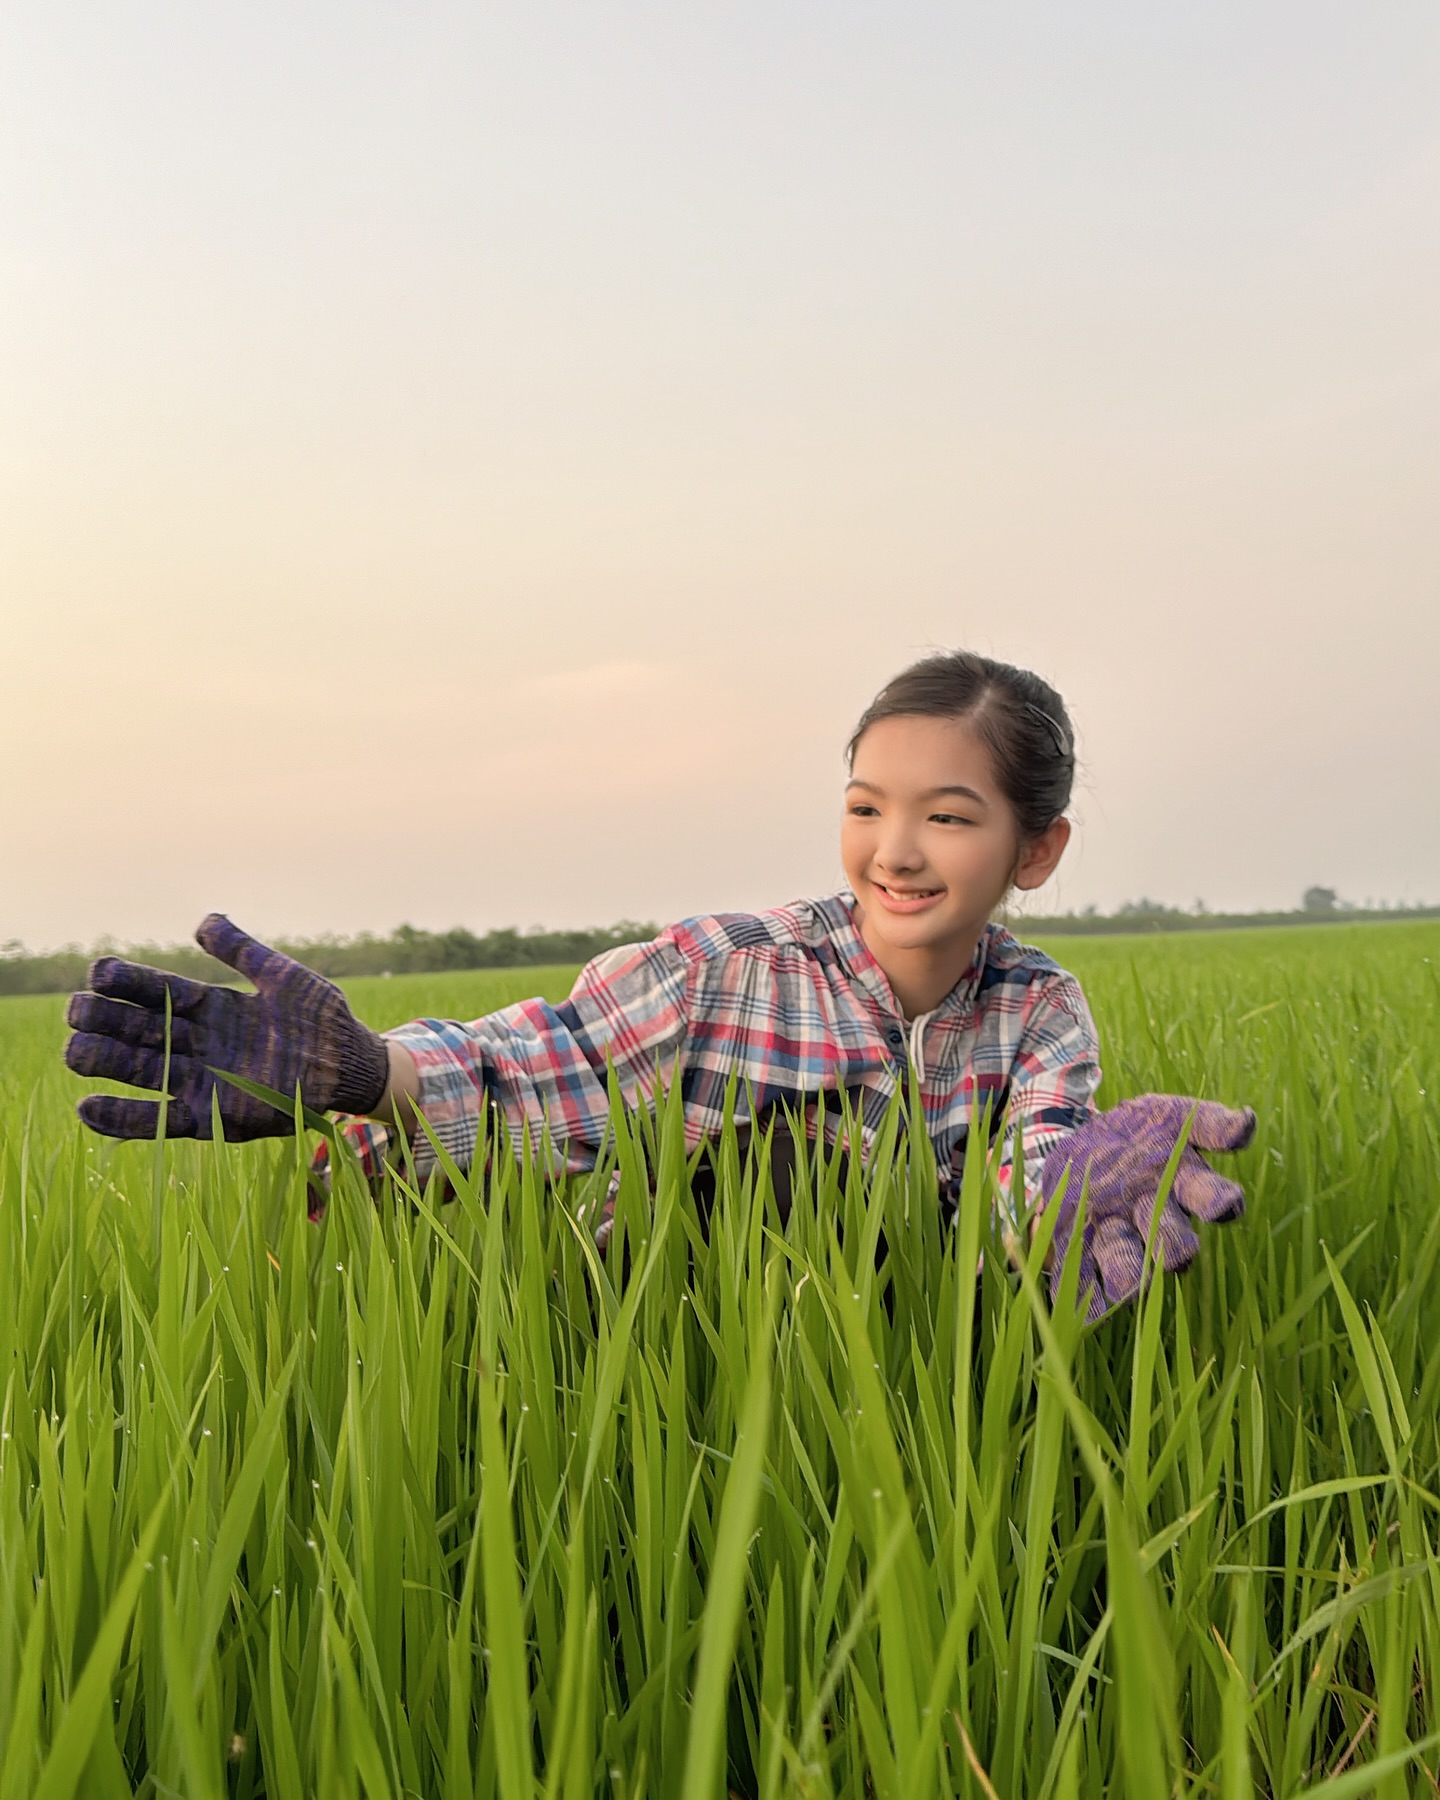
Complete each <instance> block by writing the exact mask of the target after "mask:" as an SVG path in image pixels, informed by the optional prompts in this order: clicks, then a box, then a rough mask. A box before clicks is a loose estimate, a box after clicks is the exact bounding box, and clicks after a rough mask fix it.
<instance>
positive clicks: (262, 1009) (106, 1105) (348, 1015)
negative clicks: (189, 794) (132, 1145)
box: [65, 913, 390, 1143]
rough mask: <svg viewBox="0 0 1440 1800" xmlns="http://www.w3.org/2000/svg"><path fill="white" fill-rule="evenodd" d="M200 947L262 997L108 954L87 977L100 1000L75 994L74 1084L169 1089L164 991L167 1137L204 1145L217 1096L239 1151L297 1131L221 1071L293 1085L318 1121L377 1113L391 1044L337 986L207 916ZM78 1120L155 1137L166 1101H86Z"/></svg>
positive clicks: (68, 1052)
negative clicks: (324, 1115)
mask: <svg viewBox="0 0 1440 1800" xmlns="http://www.w3.org/2000/svg"><path fill="white" fill-rule="evenodd" d="M195 938H196V941H197V943H199V945H200V947H201V948H202V949H204V950H208V951H209V952H210V954H211V956H213V957H216V958H217V959H218V960H219V961H220V962H222V963H225V964H227V965H228V966H229V967H230V968H232V969H238V970H239V972H240V973H241V974H242V975H244V976H245V977H246V978H247V979H248V980H249V981H252V982H253V983H254V984H255V987H256V989H257V990H258V991H257V992H255V993H253V994H244V993H240V992H238V991H237V990H236V989H234V988H227V987H212V986H211V985H210V984H209V983H208V982H203V981H187V980H186V979H185V978H184V977H183V976H181V975H167V974H164V973H162V971H161V970H159V969H150V968H147V967H146V966H145V964H144V963H132V962H122V961H121V959H120V958H119V957H118V956H102V957H101V958H100V960H99V961H98V962H97V963H95V964H94V965H93V966H92V968H91V970H90V986H91V988H92V989H93V990H94V991H93V992H92V993H88V994H76V995H75V996H74V997H73V998H72V1000H71V1002H70V1010H69V1012H68V1013H67V1015H66V1017H67V1019H68V1021H69V1023H70V1025H71V1026H72V1027H73V1029H74V1032H75V1035H74V1037H72V1038H71V1039H70V1041H69V1043H68V1044H67V1045H66V1046H65V1061H66V1062H67V1063H68V1064H69V1066H70V1067H71V1068H72V1069H74V1071H75V1072H76V1074H77V1075H98V1076H103V1077H104V1078H105V1079H106V1080H108V1081H124V1082H128V1083H129V1084H130V1085H131V1086H132V1087H145V1088H156V1089H159V1088H160V1087H161V1086H162V1085H163V1084H164V1081H165V995H166V993H167V991H168V993H169V995H170V1010H171V1014H172V1018H171V1026H170V1085H169V1089H168V1091H169V1093H170V1095H171V1100H170V1106H169V1111H168V1115H167V1117H166V1121H165V1135H166V1136H167V1137H172V1138H182V1137H195V1138H208V1137H209V1136H210V1135H211V1115H210V1097H211V1095H212V1094H215V1093H218V1094H219V1096H220V1117H221V1119H222V1120H223V1122H224V1126H225V1135H226V1137H227V1138H228V1139H229V1140H230V1141H231V1142H233V1143H240V1142H242V1141H243V1140H245V1139H246V1138H260V1137H283V1136H286V1135H288V1134H289V1133H291V1132H293V1131H294V1129H295V1120H294V1116H293V1114H291V1113H288V1112H280V1111H278V1110H277V1109H276V1108H275V1107H273V1106H267V1105H266V1104H265V1102H264V1101H263V1100H255V1099H252V1098H251V1096H250V1095H249V1094H246V1093H243V1092H242V1091H241V1090H240V1089H239V1088H237V1087H233V1086H232V1085H231V1084H230V1083H229V1082H227V1081H217V1080H216V1071H217V1070H224V1071H225V1072H226V1073H227V1074H230V1075H242V1076H244V1077H245V1078H246V1080H248V1081H253V1082H255V1083H257V1084H258V1085H260V1086H262V1087H268V1088H273V1089H274V1090H275V1091H276V1092H277V1093H281V1094H293V1093H294V1092H295V1088H296V1084H297V1083H298V1084H299V1088H300V1096H301V1099H302V1100H303V1101H304V1102H305V1104H306V1106H309V1107H312V1108H314V1110H315V1111H316V1112H328V1111H330V1110H331V1109H332V1108H334V1109H336V1110H337V1111H341V1112H358V1113H364V1112H369V1111H371V1110H372V1109H373V1108H374V1107H376V1106H378V1105H379V1103H380V1099H381V1096H382V1095H383V1094H384V1092H385V1087H386V1084H387V1082H388V1080H389V1074H390V1062H389V1053H388V1051H387V1050H386V1047H385V1040H384V1038H382V1037H380V1036H379V1035H378V1033H376V1032H373V1031H371V1030H370V1028H369V1026H367V1025H362V1024H361V1023H360V1021H359V1020H358V1019H357V1018H356V1017H355V1015H354V1014H353V1013H352V1012H351V1011H350V1007H349V1005H348V1003H347V1001H346V999H345V996H344V995H343V994H342V993H341V992H340V990H339V988H338V987H336V986H335V984H334V983H333V982H330V981H326V980H325V978H324V976H323V975H317V974H315V972H314V971H313V970H311V969H307V968H305V967H304V966H303V964H301V963H297V962H292V961H291V959H290V958H289V957H288V956H282V955H281V954H280V952H279V951H278V950H268V949H266V947H265V945H264V944H260V943H257V942H256V941H255V939H254V938H252V937H247V936H246V934H245V933H244V932H243V931H241V930H240V928H239V927H238V926H236V925H232V924H231V923H230V921H229V920H228V919H227V918H225V917H224V916H223V914H221V913H211V914H210V916H209V917H208V918H207V919H205V920H204V921H203V922H202V923H201V926H200V929H199V930H198V931H197V932H196V933H195ZM80 1117H81V1118H82V1119H83V1120H84V1121H85V1123H86V1124H87V1125H89V1126H90V1127H91V1128H92V1130H95V1131H103V1132H104V1133H105V1135H106V1136H107V1137H120V1138H153V1137H154V1136H155V1135H156V1132H157V1130H158V1129H159V1122H160V1103H159V1101H158V1100H122V1099H116V1098H112V1097H111V1096H109V1095H102V1094H91V1095H90V1096H89V1097H88V1098H87V1099H85V1100H82V1101H81V1102H80Z"/></svg>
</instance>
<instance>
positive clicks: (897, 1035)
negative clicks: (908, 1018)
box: [885, 1025, 905, 1047]
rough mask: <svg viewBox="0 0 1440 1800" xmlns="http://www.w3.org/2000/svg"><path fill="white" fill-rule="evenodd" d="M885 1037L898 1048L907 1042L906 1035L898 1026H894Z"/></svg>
mask: <svg viewBox="0 0 1440 1800" xmlns="http://www.w3.org/2000/svg"><path fill="white" fill-rule="evenodd" d="M885 1037H886V1040H887V1042H889V1043H892V1044H894V1045H896V1046H897V1047H898V1046H899V1045H901V1044H903V1043H904V1042H905V1033H904V1032H903V1031H901V1030H900V1028H899V1026H898V1025H892V1026H891V1027H890V1029H889V1030H888V1031H887V1032H886V1033H885Z"/></svg>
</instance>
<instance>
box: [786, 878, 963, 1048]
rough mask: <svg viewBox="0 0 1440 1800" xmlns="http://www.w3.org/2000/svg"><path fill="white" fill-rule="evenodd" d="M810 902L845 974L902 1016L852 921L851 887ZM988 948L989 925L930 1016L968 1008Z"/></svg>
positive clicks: (938, 1017)
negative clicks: (967, 961)
mask: <svg viewBox="0 0 1440 1800" xmlns="http://www.w3.org/2000/svg"><path fill="white" fill-rule="evenodd" d="M811 904H812V905H813V906H814V908H815V911H816V913H817V914H818V915H819V917H820V919H821V920H822V922H823V923H824V926H825V933H826V936H827V937H828V938H829V940H830V942H831V944H832V945H833V946H834V948H835V952H836V954H837V956H838V957H839V959H840V961H841V962H842V963H843V964H844V967H845V972H846V974H848V975H849V976H850V977H851V978H852V979H853V980H855V981H857V982H859V984H860V985H861V986H862V987H863V988H865V989H866V990H867V991H868V992H869V993H870V994H871V996H872V997H873V998H874V999H876V1000H878V1001H879V1002H880V1003H881V1005H882V1006H884V1008H885V1010H886V1011H887V1012H889V1013H893V1014H894V1016H895V1017H896V1018H897V1019H898V1018H903V1017H904V1012H903V1010H902V1008H901V1006H900V1002H899V1001H898V1000H897V999H896V998H895V991H894V989H893V988H892V987H891V986H890V982H889V979H888V977H887V976H886V974H885V971H884V970H883V969H882V968H881V967H880V965H879V963H878V962H876V960H875V957H874V954H873V953H872V951H871V949H870V946H869V945H868V944H867V943H866V942H865V940H864V938H863V937H861V935H860V930H859V927H858V926H857V925H856V923H855V912H854V907H855V896H854V894H853V893H852V892H851V891H850V889H849V888H841V889H840V890H839V892H838V893H834V894H827V895H826V896H825V897H824V899H822V900H815V901H812V902H811ZM989 949H990V927H989V926H986V928H985V930H984V931H982V932H981V933H980V941H979V943H978V944H977V945H976V946H975V954H974V956H972V957H971V958H970V962H969V964H968V966H967V967H966V969H965V972H964V974H963V975H961V977H960V979H959V980H958V981H957V982H956V983H955V985H954V987H952V988H951V990H950V992H949V993H948V994H947V995H946V996H945V998H944V999H943V1000H942V1001H941V1002H940V1004H939V1005H938V1006H937V1007H936V1008H935V1010H934V1012H932V1013H931V1014H930V1015H929V1017H931V1018H934V1019H943V1018H947V1017H948V1016H949V1015H950V1014H951V1013H955V1012H963V1011H968V1010H969V1008H970V1005H971V1003H972V1002H973V1001H974V998H975V995H976V992H977V990H978V989H979V986H980V977H981V976H982V975H983V974H984V972H985V959H986V956H987V955H988V953H989Z"/></svg>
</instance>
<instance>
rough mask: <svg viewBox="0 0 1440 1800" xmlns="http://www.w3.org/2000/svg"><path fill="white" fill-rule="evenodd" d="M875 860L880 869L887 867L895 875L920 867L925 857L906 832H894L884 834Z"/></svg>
mask: <svg viewBox="0 0 1440 1800" xmlns="http://www.w3.org/2000/svg"><path fill="white" fill-rule="evenodd" d="M875 861H876V862H877V863H878V864H879V865H880V867H881V868H882V869H889V870H890V871H891V872H892V873H893V874H896V875H908V874H912V873H913V872H914V871H915V870H916V869H918V868H921V867H922V866H923V864H924V861H925V858H924V856H923V855H922V854H921V851H920V846H919V845H918V844H917V843H916V842H915V840H914V838H913V837H911V836H910V834H909V833H908V832H898V831H897V832H895V833H893V834H891V835H888V836H886V837H885V838H884V839H883V840H882V842H881V843H880V845H879V848H878V849H877V851H876V854H875Z"/></svg>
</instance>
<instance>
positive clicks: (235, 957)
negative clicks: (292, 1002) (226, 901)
mask: <svg viewBox="0 0 1440 1800" xmlns="http://www.w3.org/2000/svg"><path fill="white" fill-rule="evenodd" d="M195 942H196V943H197V944H199V946H200V948H201V949H202V950H206V951H208V952H209V953H210V955H211V956H213V957H214V958H215V960H216V961H217V962H222V963H224V964H225V966H226V967H227V968H230V969H237V970H238V971H239V972H240V974H242V975H243V976H244V977H245V979H246V980H247V981H250V982H253V983H254V984H255V986H256V987H257V988H258V987H262V986H264V984H265V978H266V976H267V975H272V976H273V975H275V974H278V973H280V970H281V969H283V968H285V967H288V966H289V963H290V958H289V957H288V956H282V955H281V954H280V952H279V951H278V950H272V949H270V948H269V946H268V945H266V944H262V943H261V942H260V940H259V939H258V938H253V937H251V936H250V934H249V932H248V931H242V930H241V929H240V927H239V926H238V925H236V924H233V923H232V922H231V921H230V920H229V919H227V918H226V917H225V915H224V913H207V914H206V915H205V917H204V918H203V919H202V920H201V921H200V924H199V926H198V928H197V929H196V932H195ZM277 964H278V965H279V968H277V966H276V965H277Z"/></svg>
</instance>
